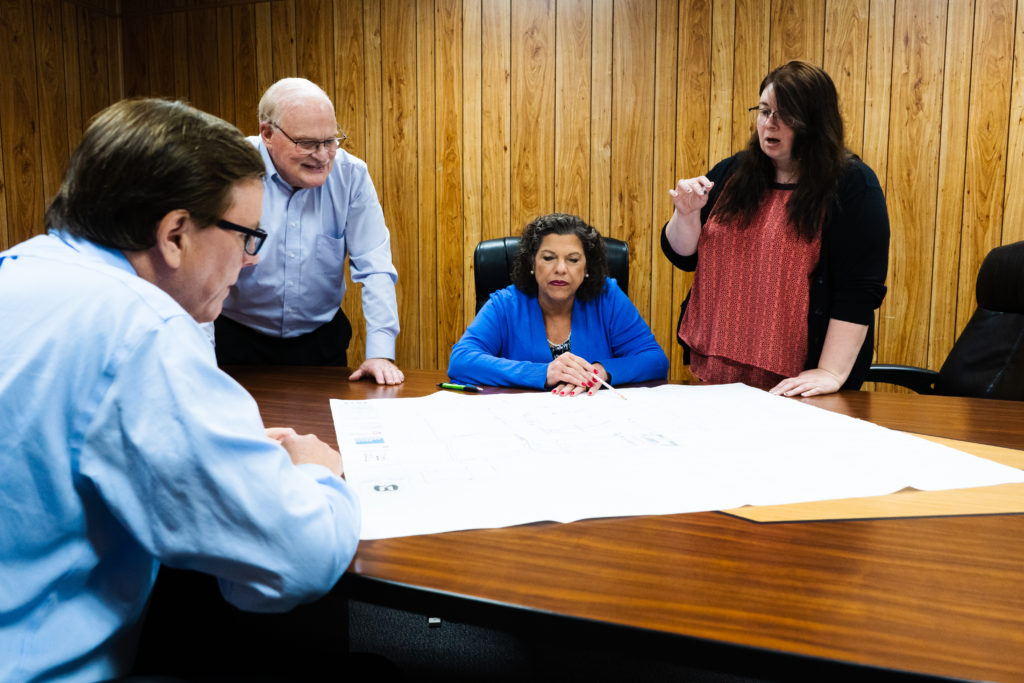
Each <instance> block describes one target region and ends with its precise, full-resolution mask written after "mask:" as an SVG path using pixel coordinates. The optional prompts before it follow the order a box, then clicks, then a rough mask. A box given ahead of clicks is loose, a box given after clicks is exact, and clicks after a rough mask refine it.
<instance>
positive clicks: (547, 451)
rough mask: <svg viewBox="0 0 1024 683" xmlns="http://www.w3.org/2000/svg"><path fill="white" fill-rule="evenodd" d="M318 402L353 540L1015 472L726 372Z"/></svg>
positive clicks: (959, 482)
mask: <svg viewBox="0 0 1024 683" xmlns="http://www.w3.org/2000/svg"><path fill="white" fill-rule="evenodd" d="M622 393H623V394H624V395H625V396H627V397H628V400H622V399H621V398H619V397H618V396H616V395H615V394H614V393H612V392H609V391H602V392H599V393H597V394H595V395H594V396H582V397H574V398H564V397H557V396H553V395H551V394H549V393H527V394H498V395H486V396H473V395H462V394H455V393H450V392H438V393H435V394H432V395H430V396H425V397H422V398H407V399H378V400H369V401H341V400H337V399H335V400H332V401H331V410H332V413H333V415H334V423H335V428H336V430H337V433H338V445H339V447H340V449H341V453H342V456H343V458H344V462H345V473H346V477H347V478H348V481H349V483H350V484H351V485H352V486H353V487H355V490H356V492H357V493H358V495H359V498H360V501H361V503H362V508H363V531H362V534H361V537H362V538H363V539H373V538H389V537H394V536H410V535H415V534H428V533H438V532H443V531H454V530H459V529H473V528H486V527H502V526H511V525H515V524H524V523H528V522H536V521H542V520H553V521H559V522H571V521H574V520H578V519H585V518H590V517H614V516H622V515H652V514H672V513H680V512H696V511H702V510H723V509H729V508H735V507H740V506H742V505H775V504H781V503H795V502H802V501H809V500H827V499H832V498H849V497H855V496H872V495H881V494H886V493H893V492H895V491H899V490H900V489H903V488H906V487H913V488H916V489H922V490H938V489H952V488H967V487H973V486H987V485H992V484H1002V483H1010V482H1024V471H1021V470H1018V469H1014V468H1011V467H1006V466H1004V465H999V464H997V463H994V462H991V461H989V460H985V459H983V458H978V457H975V456H973V455H970V454H967V453H963V452H961V451H958V450H954V449H951V448H947V447H945V446H941V445H939V444H935V443H932V442H930V441H926V440H924V439H919V438H917V437H913V436H910V435H908V434H904V433H901V432H896V431H893V430H889V429H885V428H883V427H879V426H877V425H874V424H871V423H869V422H865V421H862V420H856V419H854V418H850V417H847V416H845V415H839V414H837V413H832V412H829V411H826V410H822V409H819V408H815V407H813V406H810V405H807V404H804V403H800V402H799V401H794V400H791V399H786V398H782V397H778V396H772V395H770V394H768V393H766V392H764V391H760V390H758V389H752V388H750V387H746V386H744V385H742V384H730V385H719V386H680V385H665V386H661V387H657V388H654V389H646V388H638V389H625V390H622Z"/></svg>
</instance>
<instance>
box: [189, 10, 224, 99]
mask: <svg viewBox="0 0 1024 683" xmlns="http://www.w3.org/2000/svg"><path fill="white" fill-rule="evenodd" d="M187 16H188V41H187V43H186V44H187V46H188V47H187V54H188V97H187V98H188V100H189V101H190V102H191V104H192V105H193V106H195V107H197V108H199V109H202V110H203V111H208V112H213V113H219V112H220V93H221V83H220V71H219V69H218V68H217V64H218V63H219V59H218V56H219V50H218V48H217V10H216V9H197V10H192V11H190V12H188V15H187Z"/></svg>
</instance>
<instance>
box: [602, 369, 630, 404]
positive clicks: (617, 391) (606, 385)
mask: <svg viewBox="0 0 1024 683" xmlns="http://www.w3.org/2000/svg"><path fill="white" fill-rule="evenodd" d="M594 377H595V378H596V379H597V381H598V382H600V383H601V384H603V385H604V388H605V389H607V390H608V391H611V392H612V393H614V394H615V395H616V396H618V397H619V398H621V399H622V400H623V401H628V400H629V399H627V398H626V397H625V396H623V395H622V393H621V392H620V391H619V390H618V389H616V388H615V387H613V386H612V385H611V384H608V382H605V381H604V380H603V379H601V378H600V377H598V376H597V375H594Z"/></svg>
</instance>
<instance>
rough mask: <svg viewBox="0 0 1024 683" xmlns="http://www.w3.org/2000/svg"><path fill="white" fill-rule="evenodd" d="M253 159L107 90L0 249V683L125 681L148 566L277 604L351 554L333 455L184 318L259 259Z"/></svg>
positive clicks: (213, 123)
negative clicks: (239, 375) (256, 396)
mask: <svg viewBox="0 0 1024 683" xmlns="http://www.w3.org/2000/svg"><path fill="white" fill-rule="evenodd" d="M263 173H264V166H263V161H262V159H261V158H260V156H259V154H258V153H257V152H256V151H255V150H254V149H253V147H252V145H250V144H249V143H248V142H246V140H245V138H244V137H243V136H242V134H241V133H240V132H239V131H238V130H237V129H236V128H234V127H233V126H231V125H229V124H227V123H225V122H224V121H221V120H220V119H218V118H216V117H214V116H210V115H209V114H204V113H202V112H200V111H197V110H195V109H193V108H192V107H189V106H187V105H185V104H182V103H180V102H167V101H163V100H153V99H144V100H127V101H124V102H120V103H118V104H115V105H113V106H111V107H109V108H108V109H106V110H104V111H103V112H101V113H100V114H99V115H98V116H97V117H96V118H95V119H94V120H93V122H92V124H91V125H90V126H89V129H88V130H87V131H86V132H85V135H84V136H83V138H82V142H81V144H80V145H79V147H78V149H76V150H75V153H74V154H73V156H72V158H71V162H70V166H69V168H68V171H67V173H66V175H65V177H64V182H63V184H62V185H61V188H60V190H59V192H58V194H57V196H56V198H55V199H54V200H53V202H52V203H51V204H50V206H49V208H48V209H47V212H46V226H47V228H48V229H49V233H48V234H46V235H41V236H38V237H34V238H32V239H30V240H28V241H25V242H22V243H21V244H18V245H15V246H14V247H13V248H11V249H9V250H8V251H5V252H0V320H2V321H3V324H2V325H0V472H2V475H0V557H2V558H3V561H2V562H0V680H4V681H22V680H32V681H35V680H62V681H97V680H106V679H109V678H113V677H115V676H120V675H123V674H124V673H125V672H126V671H127V669H128V667H129V665H130V663H131V659H132V657H133V650H134V641H135V627H136V624H137V623H138V622H139V620H140V619H141V618H142V614H143V608H144V606H145V604H146V600H147V598H148V596H149V594H150V592H151V590H152V588H153V584H154V581H155V580H156V576H157V570H158V569H159V567H160V565H161V564H166V565H168V566H171V567H178V568H182V569H191V570H198V571H201V572H205V573H207V574H212V575H213V576H215V577H217V579H218V581H219V584H220V590H221V593H222V594H223V596H224V598H225V599H226V600H228V601H229V602H230V603H232V604H233V605H235V606H236V607H239V608H241V609H244V610H249V611H258V612H280V611H284V610H287V609H290V608H291V607H292V606H294V605H296V604H297V603H299V602H303V601H308V600H312V599H314V598H316V597H318V596H320V595H322V594H324V593H326V592H327V591H328V590H330V588H331V587H332V586H334V584H335V583H336V582H337V580H338V578H339V577H340V576H341V575H342V573H343V572H344V571H345V569H346V568H347V566H348V564H349V562H350V561H351V559H352V557H353V555H354V553H355V548H356V542H357V539H358V535H359V508H358V504H357V502H356V499H355V497H354V496H353V494H352V492H351V491H350V489H349V488H348V486H347V485H346V483H345V481H344V480H343V479H342V477H341V474H342V462H341V457H340V455H339V454H338V452H337V451H335V450H334V449H333V448H331V447H330V446H328V445H327V444H325V443H324V442H322V441H320V440H319V439H317V438H316V437H314V436H312V435H307V436H299V435H297V434H295V432H294V431H292V430H290V429H273V430H266V429H264V426H263V423H262V421H261V419H260V414H259V410H258V409H257V407H256V403H255V401H253V399H252V397H251V396H249V394H248V393H246V391H245V390H244V389H243V388H242V387H241V386H239V385H238V384H237V383H236V382H235V381H234V380H233V379H231V377H229V376H228V375H226V374H224V373H223V372H222V371H220V370H219V369H218V368H217V364H216V360H215V358H214V354H213V349H211V348H210V343H209V340H208V338H207V336H206V335H205V334H204V333H203V331H202V330H201V329H200V327H199V325H198V324H197V323H201V322H208V321H212V320H213V319H214V318H216V316H217V315H218V314H219V313H220V308H221V302H222V301H223V300H224V297H225V296H227V293H228V288H229V287H230V286H231V285H232V283H234V281H235V279H236V278H237V277H238V274H239V271H241V270H242V269H243V268H244V267H246V266H252V265H254V264H255V263H256V262H257V261H258V256H257V252H258V251H259V249H260V246H261V244H262V241H263V239H264V237H265V234H264V232H263V231H262V230H261V229H260V228H259V227H258V224H259V217H260V212H261V207H262V196H263V184H262V182H261V177H262V175H263ZM196 618H197V619H199V618H201V617H200V616H199V615H197V616H196Z"/></svg>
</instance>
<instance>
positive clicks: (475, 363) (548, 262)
mask: <svg viewBox="0 0 1024 683" xmlns="http://www.w3.org/2000/svg"><path fill="white" fill-rule="evenodd" d="M607 273H608V266H607V263H606V261H605V254H604V242H602V241H601V236H600V235H599V234H598V232H597V230H595V229H594V228H592V227H591V226H589V225H587V224H586V223H585V222H583V220H582V219H581V218H579V217H578V216H570V215H567V214H561V213H554V214H550V215H547V216H541V217H540V218H537V219H536V220H534V221H533V222H532V223H530V224H529V225H527V226H526V227H525V228H524V229H523V235H522V239H521V240H520V242H519V253H518V255H517V256H516V262H515V265H514V267H513V270H512V282H513V284H512V285H510V286H508V287H506V288H505V289H502V290H499V291H497V292H494V293H493V294H491V298H490V299H489V300H488V301H487V303H486V304H485V305H484V307H483V308H481V309H480V312H479V313H477V316H476V318H475V319H474V320H473V322H472V324H470V326H469V328H468V329H467V330H466V333H465V334H463V335H462V339H460V340H459V341H458V342H457V343H456V344H455V346H454V347H453V348H452V355H451V360H450V361H449V364H448V376H449V377H451V378H452V380H453V381H456V382H464V383H471V384H486V385H491V386H518V387H530V388H536V389H546V388H551V389H552V391H553V393H555V394H558V395H562V396H576V395H579V394H582V393H584V392H586V393H588V394H592V393H594V391H596V390H597V389H600V388H601V383H600V381H599V379H601V380H604V381H606V382H608V383H612V382H613V381H614V382H617V383H622V384H627V383H629V382H643V381H647V380H653V379H664V378H665V376H666V375H667V373H668V359H667V358H666V357H665V352H664V351H662V350H661V347H660V346H658V342H656V341H655V340H654V335H653V334H651V330H650V328H648V327H647V323H645V322H644V320H643V318H641V317H640V312H639V311H637V310H636V306H634V305H633V302H631V301H630V300H629V297H627V296H626V295H625V294H623V293H622V290H621V289H619V286H618V285H617V284H616V282H615V280H613V279H611V278H609V277H607Z"/></svg>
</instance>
